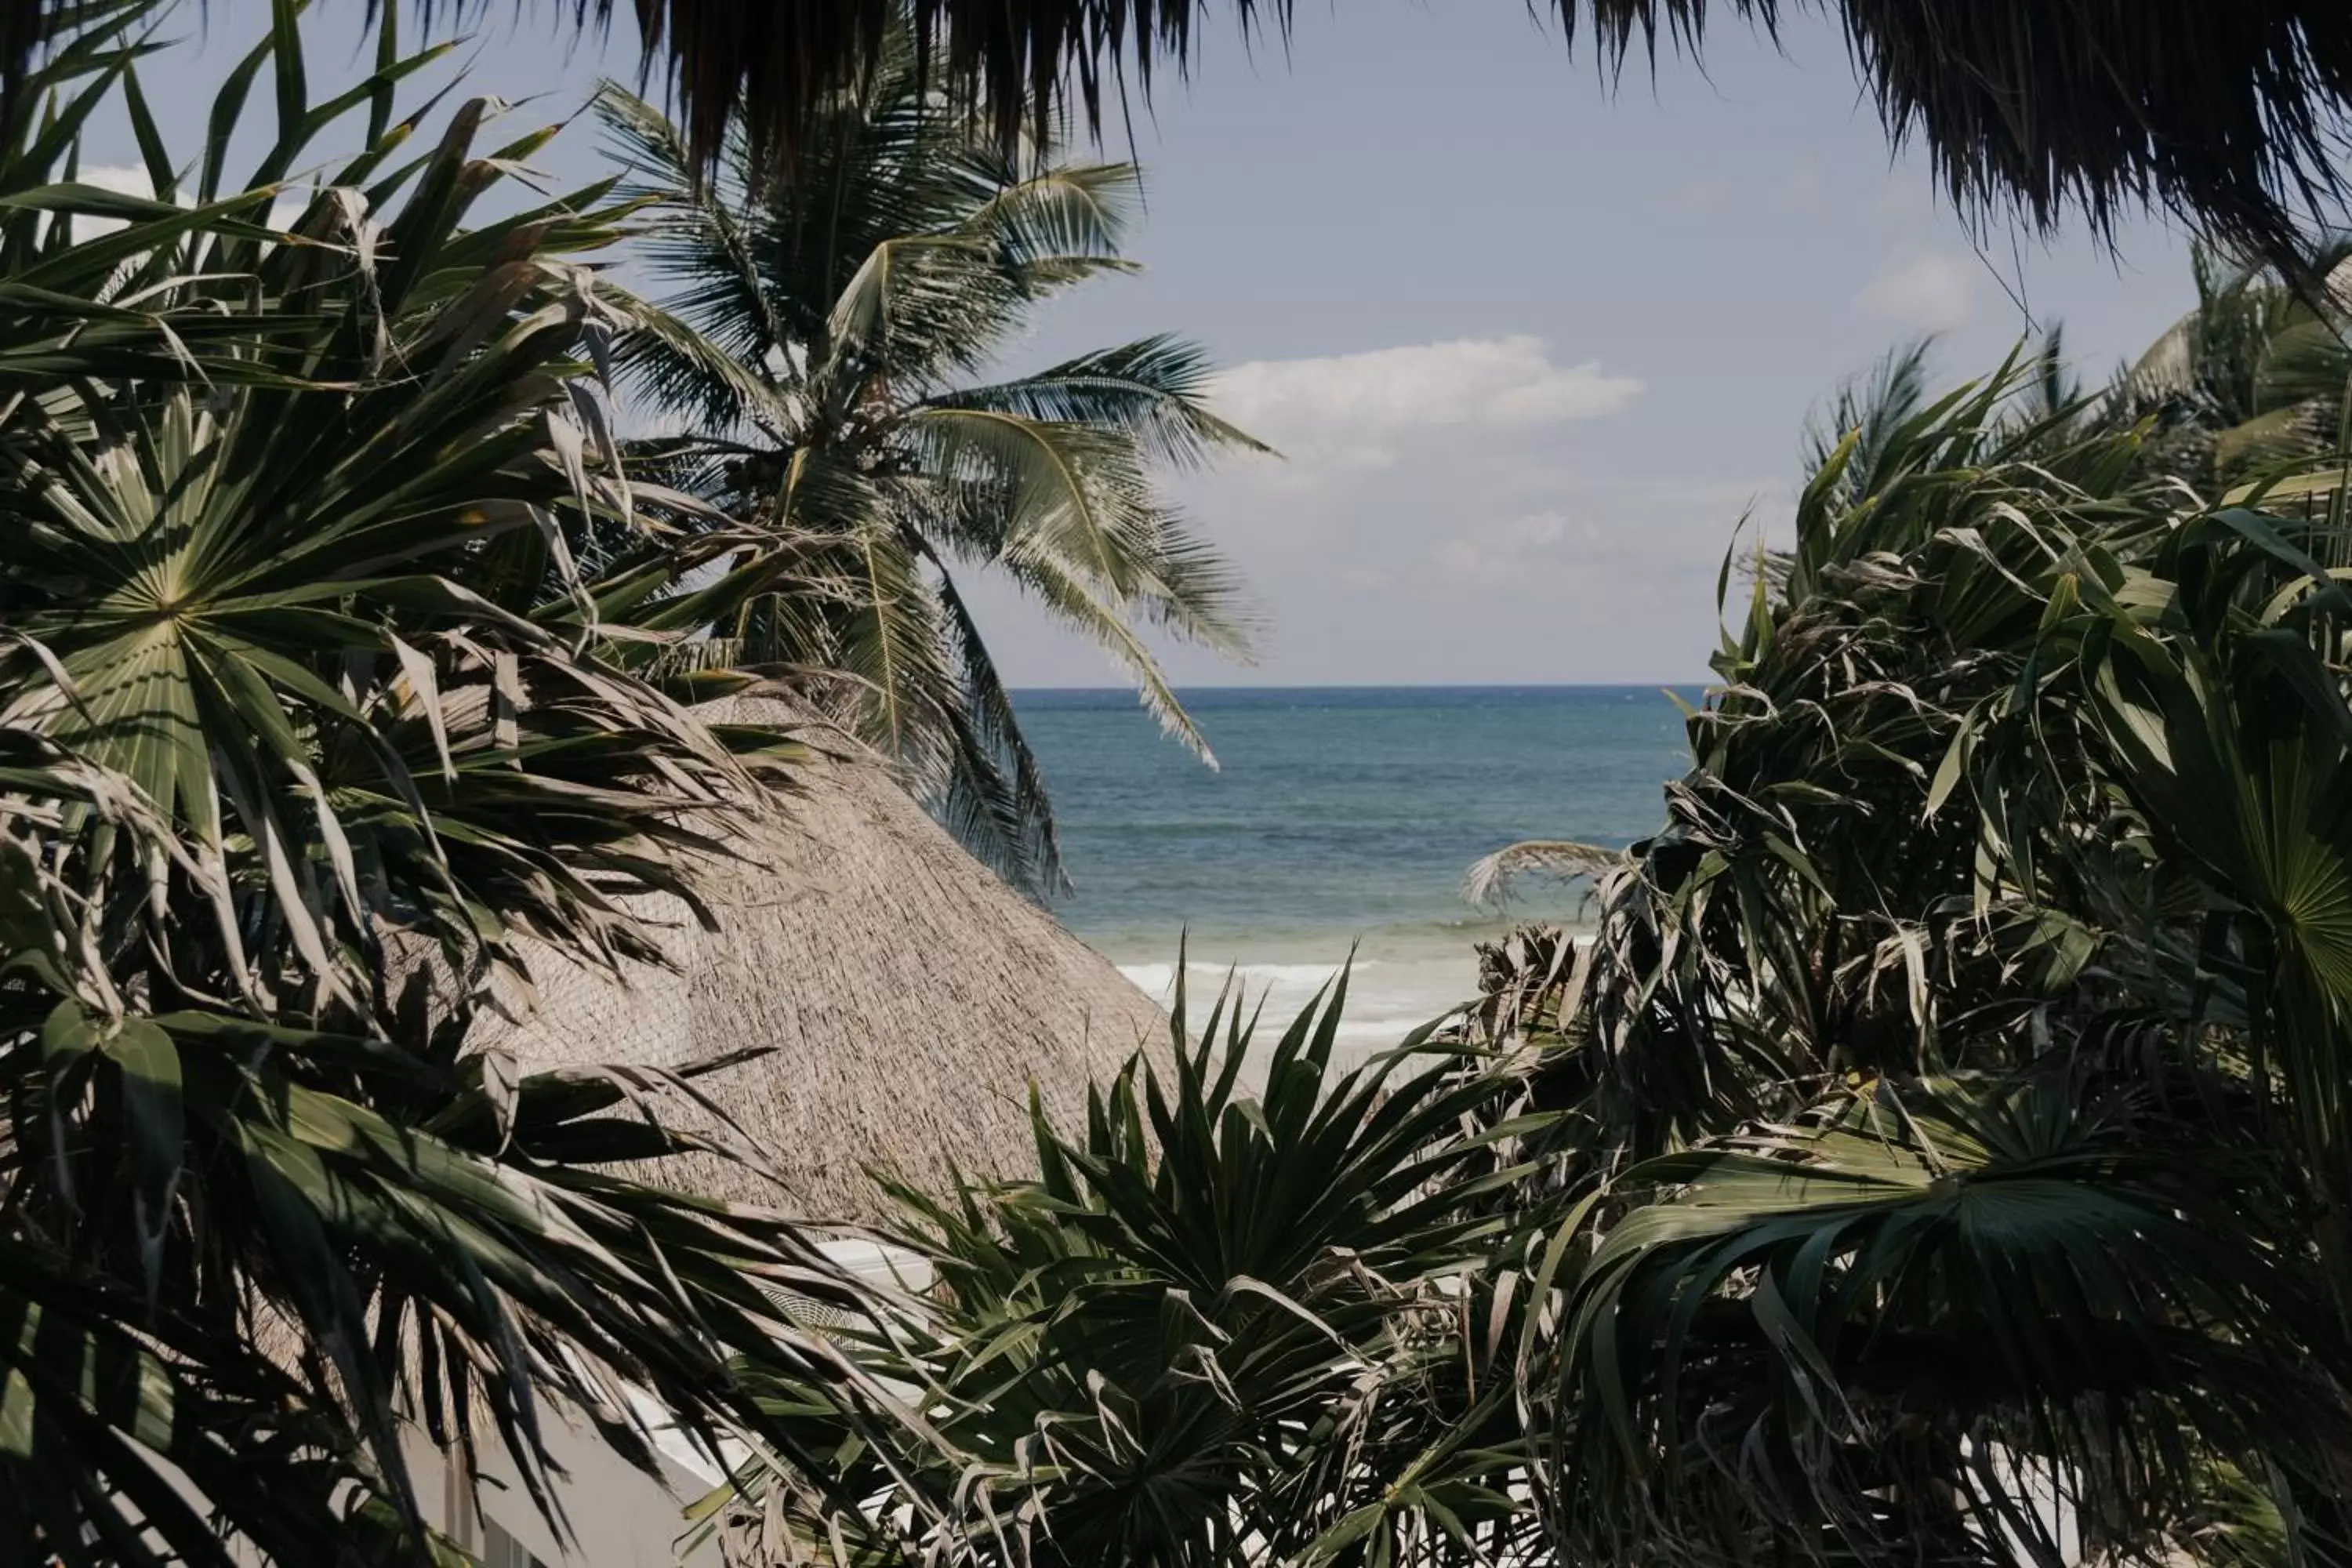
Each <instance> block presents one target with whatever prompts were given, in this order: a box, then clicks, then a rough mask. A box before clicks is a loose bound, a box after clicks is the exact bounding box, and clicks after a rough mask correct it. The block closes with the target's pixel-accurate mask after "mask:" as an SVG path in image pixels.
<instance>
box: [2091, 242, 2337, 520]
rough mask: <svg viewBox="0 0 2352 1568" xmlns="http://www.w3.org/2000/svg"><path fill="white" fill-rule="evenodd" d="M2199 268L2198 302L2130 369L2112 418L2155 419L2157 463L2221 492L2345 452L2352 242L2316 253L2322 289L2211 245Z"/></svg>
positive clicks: (2199, 254) (2116, 393)
mask: <svg viewBox="0 0 2352 1568" xmlns="http://www.w3.org/2000/svg"><path fill="white" fill-rule="evenodd" d="M2191 265H2192V268H2193V274H2194V277H2195V280H2196V286H2197V304H2196V306H2195V308H2194V309H2192V310H2189V312H2188V313H2187V314H2186V315H2184V316H2182V317H2181V319H2180V320H2179V321H2177V322H2175V323H2174V324H2173V325H2172V326H2171V328H2169V329H2168V331H2165V333H2164V334H2163V335H2162V336H2160V337H2159V338H2158V339H2157V341H2156V342H2153V343H2151V344H2149V345H2148V347H2147V351H2146V352H2145V353H2142V354H2141V355H2140V357H2139V359H2138V360H2137V362H2135V363H2133V364H2132V365H2131V366H2130V367H2129V368H2127V369H2126V371H2125V372H2124V373H2123V374H2122V375H2121V376H2120V377H2119V378H2118V379H2117V381H2116V385H2115V387H2114V389H2113V390H2112V391H2111V393H2110V394H2109V395H2108V399H2107V406H2106V407H2105V408H2103V409H2102V410H2101V411H2100V412H2101V416H2103V417H2105V418H2108V419H2112V420H2117V421H2127V420H2132V419H2148V420H2152V421H2153V422H2154V423H2155V426H2156V427H2157V430H2158V438H2157V441H2156V443H2155V449H2154V460H2155V461H2157V462H2158V463H2160V464H2162V465H2163V466H2164V467H2166V468H2168V470H2169V471H2171V472H2173V473H2176V474H2178V475H2179V476H2180V477H2181V478H2182V479H2186V480H2188V481H2189V483H2191V484H2193V485H2195V486H2197V487H2198V489H2200V491H2203V492H2204V493H2206V494H2209V495H2213V496H2219V495H2221V494H2222V493H2223V492H2225V491H2226V490H2228V489H2231V486H2232V485H2234V484H2236V483H2238V482H2240V481H2252V480H2257V479H2261V478H2262V477H2263V475H2264V474H2265V473H2271V472H2275V471H2277V470H2279V469H2280V468H2283V467H2288V468H2292V467H2295V466H2298V465H2301V466H2304V467H2307V466H2308V462H2309V459H2311V458H2316V457H2319V456H2322V455H2324V454H2326V453H2327V452H2329V451H2332V450H2334V449H2335V447H2336V445H2337V443H2338V440H2339V437H2340V436H2341V426H2342V423H2343V411H2344V405H2345V401H2344V389H2345V385H2346V382H2347V377H2352V349H2347V346H2346V341H2345V333H2346V331H2347V323H2348V322H2352V314H2347V312H2352V243H2347V242H2344V241H2341V240H2338V241H2336V242H2333V243H2330V244H2328V245H2326V246H2324V247H2320V248H2318V249H2316V250H2315V251H2314V252H2312V253H2311V255H2310V256H2308V257H2307V258H2305V261H2304V263H2303V265H2302V267H2301V268H2300V269H2299V270H2300V272H2301V273H2302V274H2304V275H2306V276H2308V277H2309V278H2312V279H2319V280H2321V284H2322V286H2321V287H2319V288H2300V289H2299V288H2295V287H2294V286H2293V281H2294V280H2293V279H2286V278H2283V277H2282V276H2281V275H2280V274H2279V273H2278V271H2277V270H2276V269H2274V268H2269V267H2265V266H2262V265H2255V264H2244V263H2240V264H2234V265H2233V264H2231V263H2230V262H2228V261H2226V260H2225V259H2223V258H2221V257H2220V256H2218V255H2217V254H2216V253H2214V252H2213V251H2211V250H2210V249H2208V248H2205V247H2198V248H2197V249H2196V250H2195V251H2194V252H2193V253H2192V256H2191Z"/></svg>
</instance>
